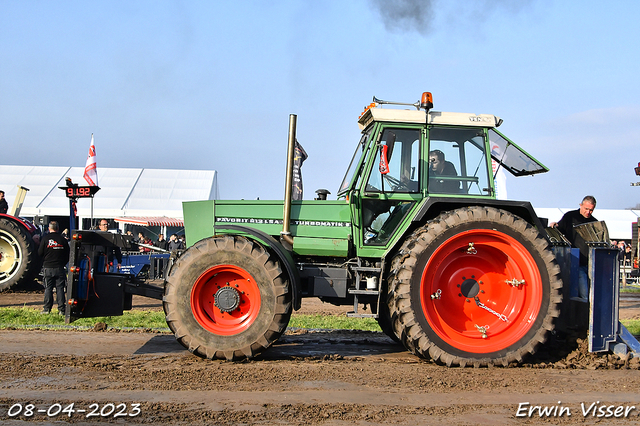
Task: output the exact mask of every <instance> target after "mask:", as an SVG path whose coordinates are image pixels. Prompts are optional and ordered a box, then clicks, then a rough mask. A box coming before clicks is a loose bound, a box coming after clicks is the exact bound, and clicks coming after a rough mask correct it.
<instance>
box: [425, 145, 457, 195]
mask: <svg viewBox="0 0 640 426" xmlns="http://www.w3.org/2000/svg"><path fill="white" fill-rule="evenodd" d="M455 176H458V172H457V171H456V167H455V166H454V165H453V163H452V162H450V161H446V160H445V158H444V153H443V152H442V151H440V150H439V149H436V150H433V151H431V152H429V192H434V193H445V194H459V193H460V181H459V180H448V179H439V177H455Z"/></svg>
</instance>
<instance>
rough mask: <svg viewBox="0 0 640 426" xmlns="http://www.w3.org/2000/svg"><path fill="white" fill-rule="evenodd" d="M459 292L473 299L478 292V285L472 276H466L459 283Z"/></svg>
mask: <svg viewBox="0 0 640 426" xmlns="http://www.w3.org/2000/svg"><path fill="white" fill-rule="evenodd" d="M460 293H462V295H463V296H464V297H466V298H467V299H473V298H474V297H476V296H477V295H478V293H480V285H479V284H478V281H476V280H474V279H473V278H468V279H466V280H464V281H463V282H462V284H461V285H460Z"/></svg>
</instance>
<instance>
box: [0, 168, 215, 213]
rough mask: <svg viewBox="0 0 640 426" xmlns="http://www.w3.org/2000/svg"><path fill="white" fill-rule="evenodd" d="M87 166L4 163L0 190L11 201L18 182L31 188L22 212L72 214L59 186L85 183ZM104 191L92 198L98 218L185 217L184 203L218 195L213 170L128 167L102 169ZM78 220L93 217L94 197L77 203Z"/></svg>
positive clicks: (82, 184)
mask: <svg viewBox="0 0 640 426" xmlns="http://www.w3.org/2000/svg"><path fill="white" fill-rule="evenodd" d="M83 173H84V167H46V166H0V190H3V191H5V197H6V198H7V202H8V203H9V205H11V204H12V203H13V200H14V198H15V196H16V193H17V190H18V186H23V187H25V188H28V189H29V192H28V193H27V196H26V198H25V201H24V205H23V206H22V211H21V212H20V216H24V217H35V216H68V215H69V201H68V199H67V197H66V195H65V192H64V191H63V190H61V189H58V187H63V186H66V184H65V178H67V177H69V178H71V180H72V181H73V183H75V184H78V185H80V186H87V183H86V181H85V180H84V178H83V177H82V174H83ZM98 183H99V186H100V191H99V192H98V193H97V194H96V195H95V197H94V199H93V217H94V218H115V217H126V216H168V217H174V218H182V217H183V215H182V202H183V201H193V200H214V199H218V198H219V193H218V179H217V172H216V171H215V170H172V169H124V168H122V169H121V168H107V167H98ZM77 212H78V216H79V217H80V218H89V217H91V200H90V199H88V198H81V199H79V200H78V203H77Z"/></svg>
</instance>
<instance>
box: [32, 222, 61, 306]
mask: <svg viewBox="0 0 640 426" xmlns="http://www.w3.org/2000/svg"><path fill="white" fill-rule="evenodd" d="M59 229H60V227H59V225H58V222H55V221H51V222H49V234H47V235H45V236H44V237H42V240H41V241H40V246H39V247H38V254H39V255H40V257H41V258H42V259H43V262H42V267H43V272H44V308H43V310H42V313H43V314H48V313H50V312H51V308H52V307H53V288H54V287H55V288H56V299H57V302H58V313H59V314H60V315H64V313H65V308H66V298H65V294H64V292H65V286H66V283H67V279H66V274H65V270H64V267H65V265H66V264H67V263H69V243H68V242H67V240H66V239H65V238H64V237H63V236H62V235H61V234H60V233H59V232H58V231H59Z"/></svg>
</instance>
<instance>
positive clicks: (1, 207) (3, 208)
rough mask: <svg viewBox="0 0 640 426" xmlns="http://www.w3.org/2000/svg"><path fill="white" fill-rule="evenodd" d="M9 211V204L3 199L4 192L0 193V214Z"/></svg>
mask: <svg viewBox="0 0 640 426" xmlns="http://www.w3.org/2000/svg"><path fill="white" fill-rule="evenodd" d="M8 210H9V204H7V200H5V199H4V191H0V213H7V211H8Z"/></svg>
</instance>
